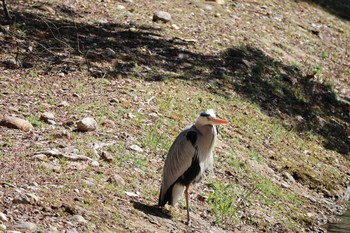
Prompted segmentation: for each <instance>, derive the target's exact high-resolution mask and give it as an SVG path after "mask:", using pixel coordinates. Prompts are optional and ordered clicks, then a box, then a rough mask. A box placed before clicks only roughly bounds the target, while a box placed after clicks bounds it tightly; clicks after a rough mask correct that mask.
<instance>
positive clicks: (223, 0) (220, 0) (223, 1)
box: [215, 0, 225, 5]
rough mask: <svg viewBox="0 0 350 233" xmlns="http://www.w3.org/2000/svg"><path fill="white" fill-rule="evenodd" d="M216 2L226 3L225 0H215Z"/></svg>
mask: <svg viewBox="0 0 350 233" xmlns="http://www.w3.org/2000/svg"><path fill="white" fill-rule="evenodd" d="M215 2H216V3H217V4H219V5H224V4H225V0H215Z"/></svg>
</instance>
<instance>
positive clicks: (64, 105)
mask: <svg viewBox="0 0 350 233" xmlns="http://www.w3.org/2000/svg"><path fill="white" fill-rule="evenodd" d="M68 106H69V103H68V102H67V101H62V102H61V103H59V104H57V107H68Z"/></svg>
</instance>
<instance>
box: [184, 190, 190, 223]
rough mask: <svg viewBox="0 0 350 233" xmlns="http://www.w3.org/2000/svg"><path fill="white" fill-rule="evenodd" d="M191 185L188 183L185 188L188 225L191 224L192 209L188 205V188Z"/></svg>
mask: <svg viewBox="0 0 350 233" xmlns="http://www.w3.org/2000/svg"><path fill="white" fill-rule="evenodd" d="M189 187H190V185H186V189H185V197H186V209H187V225H191V219H190V210H189V206H188V188H189Z"/></svg>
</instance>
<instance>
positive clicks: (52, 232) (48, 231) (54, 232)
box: [46, 226, 59, 233]
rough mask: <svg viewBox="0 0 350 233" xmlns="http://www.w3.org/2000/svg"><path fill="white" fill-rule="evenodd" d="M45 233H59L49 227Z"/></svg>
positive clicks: (55, 228)
mask: <svg viewBox="0 0 350 233" xmlns="http://www.w3.org/2000/svg"><path fill="white" fill-rule="evenodd" d="M46 232H47V233H59V231H58V229H57V227H54V226H49V229H47V231H46Z"/></svg>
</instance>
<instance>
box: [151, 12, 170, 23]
mask: <svg viewBox="0 0 350 233" xmlns="http://www.w3.org/2000/svg"><path fill="white" fill-rule="evenodd" d="M158 21H162V22H164V23H167V22H170V21H171V15H170V14H169V13H168V12H165V11H157V12H156V13H154V14H153V22H158Z"/></svg>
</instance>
